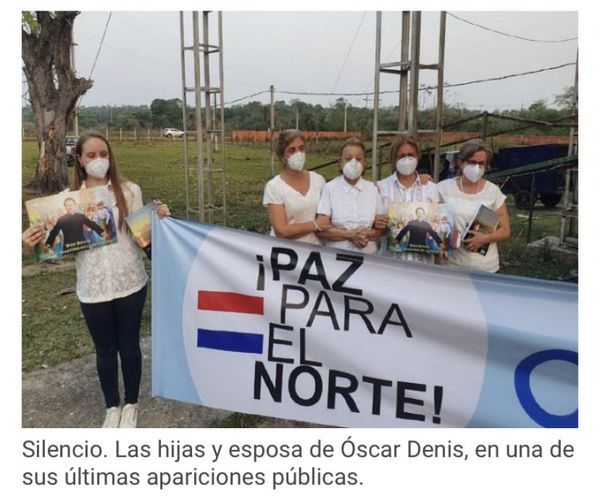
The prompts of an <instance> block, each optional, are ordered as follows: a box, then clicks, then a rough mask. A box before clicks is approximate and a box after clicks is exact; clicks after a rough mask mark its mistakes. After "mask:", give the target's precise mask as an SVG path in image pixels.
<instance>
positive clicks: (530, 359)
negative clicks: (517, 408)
mask: <svg viewBox="0 0 600 497" xmlns="http://www.w3.org/2000/svg"><path fill="white" fill-rule="evenodd" d="M547 361H567V362H570V363H572V364H575V365H577V364H578V356H577V352H573V351H572V350H563V349H552V350H543V351H541V352H536V353H535V354H531V355H530V356H527V357H526V358H525V359H523V360H522V361H521V362H520V363H519V365H518V366H517V369H515V391H516V392H517V397H518V398H519V402H520V403H521V405H522V406H523V409H525V412H526V413H527V414H528V415H529V417H530V418H531V419H533V420H534V421H535V422H536V423H538V424H539V425H541V426H543V427H545V428H577V424H578V409H575V410H574V411H573V412H572V413H571V414H566V415H564V416H559V415H556V414H551V413H549V412H547V411H545V410H544V409H542V407H541V406H540V405H539V404H538V403H537V401H536V400H535V398H534V397H533V392H532V391H531V382H530V378H531V373H532V372H533V370H534V369H535V368H536V367H537V366H539V365H540V364H543V363H544V362H547Z"/></svg>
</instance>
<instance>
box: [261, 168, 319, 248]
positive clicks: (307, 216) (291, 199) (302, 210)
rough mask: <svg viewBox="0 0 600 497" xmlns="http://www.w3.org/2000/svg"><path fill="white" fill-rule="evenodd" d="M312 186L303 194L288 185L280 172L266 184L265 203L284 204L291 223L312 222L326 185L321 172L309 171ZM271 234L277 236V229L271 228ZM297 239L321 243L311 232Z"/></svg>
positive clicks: (315, 243) (265, 204)
mask: <svg viewBox="0 0 600 497" xmlns="http://www.w3.org/2000/svg"><path fill="white" fill-rule="evenodd" d="M308 174H309V175H310V176H309V178H310V186H309V188H308V191H307V192H306V195H302V194H301V193H300V192H298V191H297V190H294V189H293V188H292V187H291V186H290V185H288V184H287V183H286V182H285V181H283V179H281V176H280V175H279V174H278V175H277V176H275V177H274V178H273V179H271V180H270V181H269V182H268V183H267V184H266V186H265V194H264V196H263V205H264V206H265V207H267V206H268V205H269V204H274V205H283V207H284V208H285V216H286V218H287V222H288V223H289V224H300V223H311V222H313V221H314V220H315V216H316V214H317V206H318V205H319V199H320V198H321V191H322V190H323V186H324V185H325V179H324V178H323V176H321V175H320V174H317V173H314V172H312V171H309V173H308ZM271 236H275V231H274V230H273V228H271ZM295 240H297V241H299V242H305V243H312V244H313V245H320V244H321V241H320V240H319V239H318V238H317V236H316V235H315V234H314V233H309V234H308V235H304V236H302V237H300V238H296V239H295Z"/></svg>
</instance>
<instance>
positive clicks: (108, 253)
mask: <svg viewBox="0 0 600 497" xmlns="http://www.w3.org/2000/svg"><path fill="white" fill-rule="evenodd" d="M82 188H85V184H84V185H83V186H82ZM121 188H122V189H123V195H124V196H125V201H126V202H127V208H128V209H129V213H132V212H135V211H136V210H138V209H141V208H142V207H143V205H144V204H143V202H142V191H141V189H140V187H139V186H138V185H136V184H135V183H131V182H126V183H122V184H121ZM108 190H109V192H110V196H111V199H112V212H113V216H114V219H115V224H116V226H118V225H119V216H120V213H119V209H118V207H117V202H116V198H115V194H114V191H113V189H112V185H111V184H110V183H109V184H108ZM142 256H143V251H142V249H141V248H140V247H139V245H138V244H137V243H135V241H134V240H133V238H132V237H131V235H130V234H129V233H128V231H127V225H126V224H125V223H123V227H122V229H121V230H119V231H118V233H117V241H116V243H111V244H110V245H104V246H102V247H97V248H93V249H90V250H84V251H81V252H78V253H77V254H76V256H75V267H76V269H77V297H79V300H80V301H81V302H83V303H86V304H93V303H97V302H108V301H111V300H114V299H118V298H121V297H127V296H128V295H131V294H133V293H135V292H137V291H138V290H140V289H141V288H142V287H143V286H144V285H145V284H146V282H147V281H148V275H147V274H146V270H145V268H144V260H143V257H142Z"/></svg>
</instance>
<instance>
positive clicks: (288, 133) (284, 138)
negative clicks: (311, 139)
mask: <svg viewBox="0 0 600 497" xmlns="http://www.w3.org/2000/svg"><path fill="white" fill-rule="evenodd" d="M296 138H300V139H301V140H302V141H303V142H304V135H303V134H302V131H298V130H297V129H285V130H283V131H281V132H280V133H279V140H278V142H277V156H278V157H279V158H280V159H283V154H285V149H286V148H287V146H288V145H289V144H290V143H292V142H293V141H294V140H295V139H296Z"/></svg>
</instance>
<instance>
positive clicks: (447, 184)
mask: <svg viewBox="0 0 600 497" xmlns="http://www.w3.org/2000/svg"><path fill="white" fill-rule="evenodd" d="M438 190H439V192H440V195H441V197H442V200H443V202H444V203H446V204H450V205H453V206H454V228H455V229H458V230H459V231H460V233H461V235H462V234H463V232H464V231H465V229H466V228H467V223H469V222H470V221H471V219H473V216H474V215H475V213H476V212H477V210H478V209H479V207H480V206H481V205H485V206H486V207H489V208H490V209H492V210H493V211H497V210H498V209H500V207H502V205H503V204H504V202H505V200H506V195H504V193H502V192H501V191H500V188H498V187H497V186H496V185H495V184H494V183H491V182H489V181H487V180H486V182H485V184H484V187H483V188H482V190H481V191H480V192H478V193H477V194H473V195H471V194H468V193H464V192H463V191H461V190H460V188H459V187H458V183H457V179H456V178H451V179H447V180H444V181H442V182H440V183H439V184H438ZM448 265H449V266H455V267H460V268H462V269H464V270H466V271H485V272H489V273H495V272H496V271H498V269H500V259H499V257H498V244H497V243H490V247H489V249H488V251H487V254H486V255H481V254H480V253H479V252H472V251H470V250H468V249H466V248H463V247H461V248H459V249H456V250H454V251H453V253H452V256H451V257H450V259H448Z"/></svg>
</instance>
